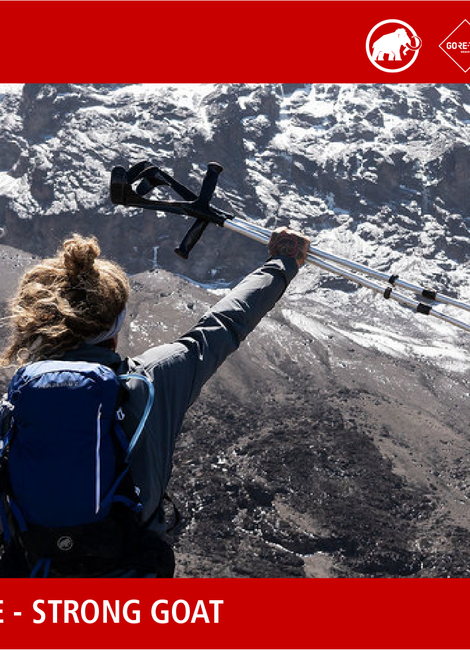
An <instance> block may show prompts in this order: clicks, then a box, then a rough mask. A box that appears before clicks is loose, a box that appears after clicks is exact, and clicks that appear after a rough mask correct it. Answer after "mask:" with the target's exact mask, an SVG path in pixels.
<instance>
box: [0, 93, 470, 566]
mask: <svg viewBox="0 0 470 650" xmlns="http://www.w3.org/2000/svg"><path fill="white" fill-rule="evenodd" d="M0 93H3V94H0V228H1V233H3V237H2V239H1V240H0V244H1V246H0V253H1V254H0V277H1V278H2V280H1V282H0V306H1V308H2V310H3V309H4V306H5V302H6V300H7V299H8V296H9V295H11V293H12V291H13V290H14V285H15V283H16V281H17V278H18V277H19V275H20V274H21V273H22V272H23V270H24V268H26V267H27V266H28V265H29V264H31V263H33V261H34V259H33V256H34V255H39V256H44V255H48V254H51V253H53V252H54V250H55V248H56V247H57V245H58V243H59V242H60V240H61V239H62V238H63V237H64V236H65V235H66V234H68V233H70V232H73V231H78V232H82V233H94V234H96V235H97V236H98V237H99V238H100V243H101V246H102V249H103V251H104V253H105V254H106V255H108V256H111V257H113V258H114V259H117V260H118V261H119V262H121V263H122V264H123V265H124V266H125V267H126V269H127V270H128V272H129V273H130V274H131V275H132V282H133V286H134V294H133V298H132V304H131V308H130V311H129V313H130V316H129V319H128V320H129V322H128V324H127V329H126V332H125V333H124V334H123V336H122V340H121V346H122V352H123V353H124V354H134V353H137V352H139V351H141V350H142V349H143V348H145V347H147V346H150V345H154V344H158V343H160V342H163V341H166V340H172V339H173V338H175V337H176V336H178V334H181V333H182V332H184V331H185V330H186V329H187V328H188V327H189V326H190V325H192V324H193V323H194V321H195V320H196V319H197V318H198V317H199V316H200V315H201V314H202V313H203V311H204V309H206V308H207V307H208V306H209V305H210V304H211V303H213V302H214V301H215V300H216V298H217V292H220V291H222V289H221V287H223V286H224V285H225V283H233V282H234V281H236V280H237V279H238V278H239V277H241V276H242V275H243V274H245V273H246V272H247V271H249V270H250V269H252V268H254V267H255V266H257V265H258V264H260V263H261V262H262V261H263V259H264V257H265V249H264V248H263V246H261V245H260V244H257V243H254V242H251V241H249V240H247V239H245V238H243V237H241V236H239V235H237V234H233V233H227V232H224V231H222V230H220V229H218V228H216V227H210V228H209V229H208V230H207V233H206V234H205V235H204V237H203V239H202V241H201V242H200V243H199V244H198V246H197V247H196V249H195V250H194V251H193V253H192V256H191V258H190V260H188V261H186V262H184V261H182V260H180V259H179V258H178V257H176V256H175V255H174V253H173V248H174V246H175V245H177V244H178V243H179V241H180V239H181V238H182V236H183V235H184V233H185V231H186V229H187V227H188V226H189V223H186V222H185V221H184V220H183V219H181V218H179V217H175V216H168V215H163V214H155V213H152V212H149V211H141V210H135V209H126V208H121V207H118V208H115V207H113V206H112V205H111V203H110V201H109V196H108V185H109V177H110V171H111V169H112V167H113V166H114V165H118V164H120V165H124V166H125V167H129V166H130V165H132V164H134V163H136V162H139V161H141V160H150V161H152V162H154V163H156V164H157V165H159V166H161V167H162V168H163V169H165V170H167V171H169V172H170V173H173V174H174V176H175V177H176V178H178V179H179V180H181V181H182V182H184V183H185V184H187V185H189V186H190V187H191V188H192V189H193V190H194V191H198V188H199V186H200V182H201V179H202V177H203V175H204V171H205V165H206V163H207V162H209V161H211V160H217V161H218V162H220V163H221V164H222V165H223V166H224V172H223V174H222V175H221V177H220V182H219V186H218V188H217V190H216V193H215V195H214V204H216V205H217V206H218V207H220V208H222V209H225V210H228V211H231V212H234V213H235V214H237V215H239V216H246V217H247V218H249V219H252V220H254V221H256V222H257V223H260V224H262V225H265V226H267V227H269V228H273V227H275V226H278V225H287V224H290V225H291V226H293V227H297V228H300V229H302V230H303V231H305V232H306V233H308V234H309V235H311V236H312V238H313V242H314V244H315V246H317V247H318V248H321V249H323V250H326V251H328V252H332V253H335V254H337V255H340V256H343V257H346V258H348V259H351V260H353V261H356V262H360V263H365V264H366V265H368V266H370V267H373V268H377V269H378V270H382V271H387V272H388V271H390V272H394V273H399V274H400V277H402V278H403V279H408V280H410V281H412V282H415V283H417V284H421V285H428V284H429V285H430V286H432V287H434V288H438V289H439V290H441V291H443V292H444V293H447V294H451V295H453V296H458V297H459V298H461V299H462V300H466V301H470V281H469V280H470V267H469V263H468V250H469V232H468V228H469V224H470V221H469V212H468V199H469V180H470V153H469V149H468V144H467V143H468V140H469V132H470V88H469V86H467V85H463V84H462V85H454V86H431V85H419V86H403V85H399V84H396V85H388V86H387V85H373V86H366V85H358V86H357V85H356V86H354V85H347V86H340V85H319V86H307V85H305V86H304V85H289V84H287V85H284V86H282V85H265V86H253V85H250V86H247V85H200V86H184V85H182V86H174V87H169V86H146V85H143V86H142V85H115V86H111V85H101V86H100V85H72V84H64V85H55V86H50V85H26V86H24V87H13V88H11V87H8V88H3V89H2V88H1V87H0ZM178 276H179V277H178ZM181 276H185V278H186V280H184V279H182V278H181ZM201 283H203V284H204V286H203V287H201V286H200V285H201ZM198 285H199V286H198ZM207 285H209V291H208V290H207ZM214 292H216V293H214ZM389 303H390V301H384V300H381V299H380V297H376V296H375V294H371V293H370V292H369V291H367V290H365V289H357V288H355V286H353V285H352V284H351V283H350V282H348V281H346V280H343V279H341V278H337V277H335V276H333V275H331V274H326V273H323V272H322V273H319V272H318V271H317V270H316V269H315V268H313V267H309V268H308V269H305V270H303V271H302V273H301V274H300V275H299V276H298V278H296V280H295V281H294V283H293V284H292V285H291V287H290V288H289V291H288V292H287V293H286V295H285V296H284V297H283V299H282V301H281V302H280V303H279V304H278V305H277V306H276V308H275V310H274V311H273V312H272V313H271V314H270V316H269V317H268V318H267V319H265V321H263V323H262V324H261V325H260V327H259V328H258V329H257V330H256V332H255V333H254V334H253V335H252V336H251V337H250V338H249V340H248V341H247V342H246V343H245V344H244V345H243V346H242V348H241V349H240V351H238V352H237V353H236V354H235V355H234V356H233V357H232V358H231V359H230V360H229V361H228V362H227V363H226V364H225V365H224V366H223V367H222V369H221V370H220V371H219V373H218V374H217V375H216V376H215V378H214V379H213V380H211V382H210V384H209V385H208V386H207V388H206V390H205V391H204V393H203V395H202V397H201V399H200V400H199V401H198V403H197V404H196V405H195V406H194V407H193V409H192V410H191V411H190V413H189V414H188V418H187V420H186V424H185V435H184V436H182V438H181V441H180V444H179V446H178V448H177V452H176V453H177V458H176V460H177V462H176V466H175V472H174V478H173V485H172V487H173V491H174V493H175V494H176V498H177V500H178V501H179V502H180V504H181V506H182V511H183V517H184V525H183V527H182V528H180V529H179V530H178V531H177V532H176V533H175V543H176V548H177V551H178V553H179V557H180V565H179V575H187V576H203V575H211V576H221V575H228V576H247V575H249V576H299V577H300V576H345V577H351V576H433V577H436V576H439V577H444V576H448V575H450V576H455V577H457V576H468V551H467V548H468V547H469V544H468V540H469V535H470V515H469V507H468V506H469V497H470V492H469V483H468V477H467V467H466V460H465V459H466V458H467V457H468V454H469V453H470V447H469V442H468V431H467V428H468V426H467V425H468V394H469V393H468V381H467V379H466V377H467V372H468V369H469V367H470V362H469V360H468V355H467V353H466V350H467V347H468V334H466V333H464V332H460V331H459V330H456V329H454V328H452V327H451V326H449V325H445V324H442V323H440V322H436V321H432V322H430V319H429V318H427V319H426V318H425V317H419V316H416V315H413V314H412V313H411V312H409V311H408V310H406V309H402V308H400V307H398V306H396V305H391V304H389ZM443 311H444V308H443ZM449 313H451V314H453V315H455V316H456V317H460V318H462V319H463V320H465V318H464V316H465V314H459V313H455V312H452V311H449ZM0 328H1V333H2V334H5V332H6V329H7V328H6V323H5V322H4V321H1V320H0ZM7 379H8V372H7V371H3V373H2V376H1V380H2V385H3V386H4V385H5V383H6V381H7Z"/></svg>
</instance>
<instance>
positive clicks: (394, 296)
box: [110, 162, 470, 332]
mask: <svg viewBox="0 0 470 650" xmlns="http://www.w3.org/2000/svg"><path fill="white" fill-rule="evenodd" d="M221 171H222V167H221V165H219V164H218V163H209V164H208V166H207V172H206V175H205V177H204V179H203V181H202V186H201V191H200V192H199V195H196V194H194V192H192V191H191V190H190V189H188V188H187V187H185V186H184V185H182V184H181V183H179V182H178V181H176V180H175V179H174V178H173V177H172V176H170V175H169V174H167V173H166V172H164V171H162V170H161V169H159V168H158V167H156V166H155V165H152V164H151V163H149V162H141V163H138V164H136V165H134V166H133V167H131V168H130V169H129V170H128V171H126V170H125V169H124V168H123V167H115V168H114V169H113V170H112V172H111V187H110V191H111V201H112V202H113V203H114V204H115V205H125V206H128V207H138V208H144V209H149V210H156V211H159V210H160V211H163V212H170V213H173V214H180V215H183V216H188V217H193V218H194V219H195V222H194V223H193V225H192V226H191V228H190V229H189V230H188V232H187V233H186V235H185V237H184V239H183V241H182V242H181V244H180V245H179V246H178V247H177V248H176V249H175V252H176V253H177V254H178V255H180V256H181V257H183V258H184V259H187V258H188V255H189V253H190V252H191V250H192V248H193V247H194V246H195V245H196V243H197V242H198V240H199V239H200V237H201V235H202V234H203V232H204V230H205V229H206V227H207V226H208V224H209V223H215V224H216V225H217V226H220V227H223V228H227V229H228V230H232V231H234V232H238V233H239V234H241V235H244V236H245V237H249V238H250V239H254V240H255V241H258V242H261V243H268V242H269V239H270V237H271V231H270V230H268V229H267V228H263V227H262V226H258V225H256V224H254V223H250V222H249V221H246V220H244V219H239V218H238V217H235V216H234V215H232V214H229V213H227V212H223V211H222V210H219V209H218V208H214V207H213V206H211V205H210V201H211V198H212V195H213V193H214V190H215V187H216V185H217V181H218V177H219V174H220V172H221ZM134 184H136V189H135V190H134V189H133V185H134ZM162 185H166V186H169V187H170V188H171V189H172V190H174V191H175V192H176V193H177V194H178V195H179V196H181V197H182V198H183V199H184V200H183V201H159V200H153V199H146V198H145V195H146V194H148V192H150V191H151V190H153V189H154V188H156V187H159V186H162ZM307 262H309V263H310V264H314V265H315V266H317V267H319V268H321V269H323V270H324V271H328V272H330V273H333V274H336V275H340V276H342V277H343V278H346V279H347V280H350V281H351V282H354V283H356V284H359V285H360V286H363V287H367V288H368V289H372V291H375V292H377V293H379V294H381V295H382V296H383V297H384V298H386V299H391V300H395V301H396V302H398V303H400V304H402V305H406V306H407V307H411V309H413V310H414V311H416V312H418V313H421V314H425V315H429V316H434V317H435V318H438V319H439V320H443V321H445V322H447V323H450V324H451V325H455V326H456V327H459V328H460V329H463V330H465V331H466V332H470V325H467V324H466V323H464V322H462V321H460V320H457V319H456V318H453V317H452V316H448V315H447V314H443V313H442V312H440V311H437V310H436V309H435V308H434V307H433V305H432V304H431V303H441V304H446V305H450V306H452V307H457V308H459V309H463V310H465V311H470V305H467V304H466V303H463V302H460V301H458V300H454V299H453V298H449V297H448V296H445V295H444V294H442V293H438V292H437V291H434V290H430V289H423V288H422V287H419V286H417V285H414V284H410V283H409V282H405V281H404V280H400V279H399V277H398V276H397V275H390V276H389V275H387V274H386V273H382V272H380V271H375V270H373V269H369V268H368V267H367V266H364V265H362V264H357V263H356V262H350V261H349V260H346V259H343V258H341V257H337V256H336V255H332V254H330V253H326V252H324V251H322V250H320V249H318V248H314V247H313V246H310V249H309V252H308V255H307ZM358 273H360V274H362V275H357V274H358ZM364 275H365V276H368V278H373V279H374V280H379V281H381V282H385V283H386V285H385V286H383V285H380V284H377V282H375V281H373V280H370V279H368V278H367V277H362V276H364ZM397 287H399V288H401V289H404V290H406V291H409V292H412V293H414V294H415V296H416V297H419V298H423V299H424V302H422V301H421V300H419V299H418V300H416V299H412V298H409V297H408V296H404V295H403V294H401V293H398V292H397V291H396V288H397Z"/></svg>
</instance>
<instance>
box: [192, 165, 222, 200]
mask: <svg viewBox="0 0 470 650" xmlns="http://www.w3.org/2000/svg"><path fill="white" fill-rule="evenodd" d="M222 170H223V167H222V165H219V163H215V162H211V163H208V165H207V171H206V175H205V176H204V180H203V181H202V186H201V191H200V193H199V197H198V198H197V199H196V203H199V204H202V205H204V206H205V207H207V206H208V205H209V201H210V200H211V198H212V195H213V194H214V190H215V187H216V185H217V181H218V180H219V174H220V172H221V171H222Z"/></svg>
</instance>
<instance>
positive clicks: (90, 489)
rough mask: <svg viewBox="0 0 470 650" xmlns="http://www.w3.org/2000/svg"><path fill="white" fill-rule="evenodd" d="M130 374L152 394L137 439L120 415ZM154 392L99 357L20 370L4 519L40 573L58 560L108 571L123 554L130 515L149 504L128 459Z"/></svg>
mask: <svg viewBox="0 0 470 650" xmlns="http://www.w3.org/2000/svg"><path fill="white" fill-rule="evenodd" d="M130 378H137V379H140V380H142V381H145V382H146V384H147V386H148V391H149V392H148V400H147V405H146V408H145V411H144V414H143V416H142V419H141V420H140V422H139V425H138V427H137V429H136V431H135V433H134V435H133V437H132V439H131V440H130V441H129V440H128V438H127V437H126V435H125V434H124V432H123V430H122V428H121V426H120V420H121V419H122V418H123V417H124V416H123V412H122V409H121V403H122V399H123V395H124V394H125V393H126V390H125V387H124V381H125V380H126V379H130ZM153 395H154V388H153V385H152V383H151V382H150V381H149V380H148V379H146V378H145V377H143V376H142V375H134V374H130V375H120V376H118V375H116V373H115V372H114V371H113V370H111V369H110V368H108V367H106V366H103V365H100V364H98V363H89V362H79V361H40V362H37V363H32V364H29V365H26V366H24V367H22V368H20V369H19V370H18V371H17V372H16V373H15V375H14V377H13V379H12V381H11V383H10V386H9V389H8V394H7V396H6V399H4V400H3V402H2V403H1V405H0V433H1V438H0V447H1V448H0V492H1V500H0V516H1V521H2V528H3V533H4V539H5V543H6V544H7V545H8V543H10V542H14V543H15V544H16V545H17V546H19V547H20V549H21V552H22V553H23V554H24V558H25V560H26V562H27V565H28V567H29V569H31V576H35V575H38V573H39V572H40V571H41V570H42V572H43V575H44V576H46V575H48V574H49V570H50V567H51V563H52V567H54V566H56V567H57V568H58V570H60V569H61V567H64V566H65V567H70V565H71V563H74V564H75V566H76V567H80V566H81V565H82V564H84V565H87V566H92V567H93V566H95V565H96V566H99V567H100V570H102V567H103V566H104V564H105V563H106V562H108V563H109V564H110V565H112V564H113V563H115V562H117V561H118V560H119V558H122V556H123V553H124V547H125V539H124V537H123V536H125V531H124V529H125V525H126V523H127V524H128V523H129V513H136V512H138V511H139V510H140V509H141V505H140V503H139V501H138V489H137V488H135V487H134V485H133V484H132V482H131V480H130V474H129V459H130V455H131V453H132V450H133V449H134V447H135V445H136V443H137V441H138V439H139V437H140V435H141V433H142V430H143V428H144V425H145V422H146V420H147V417H148V415H149V413H150V410H151V408H152V403H153ZM123 511H126V512H127V515H123ZM116 513H117V514H116ZM131 517H132V518H133V519H134V520H135V515H134V514H132V515H131ZM123 531H124V532H123ZM77 570H78V569H77ZM66 572H67V570H66Z"/></svg>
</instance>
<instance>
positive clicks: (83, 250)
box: [62, 235, 101, 276]
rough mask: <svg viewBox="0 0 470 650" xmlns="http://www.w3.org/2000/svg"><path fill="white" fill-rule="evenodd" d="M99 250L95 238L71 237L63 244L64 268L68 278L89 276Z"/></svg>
mask: <svg viewBox="0 0 470 650" xmlns="http://www.w3.org/2000/svg"><path fill="white" fill-rule="evenodd" d="M100 252H101V250H100V247H99V245H98V241H97V240H96V238H95V237H87V238H85V237H82V236H81V235H73V236H72V237H71V238H70V239H66V240H65V241H64V243H63V253H62V254H63V259H64V266H65V268H66V270H67V273H68V274H69V275H70V276H80V275H82V276H83V275H85V276H86V275H89V274H90V273H92V271H93V265H94V263H95V259H96V258H97V257H98V256H99V254H100Z"/></svg>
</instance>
